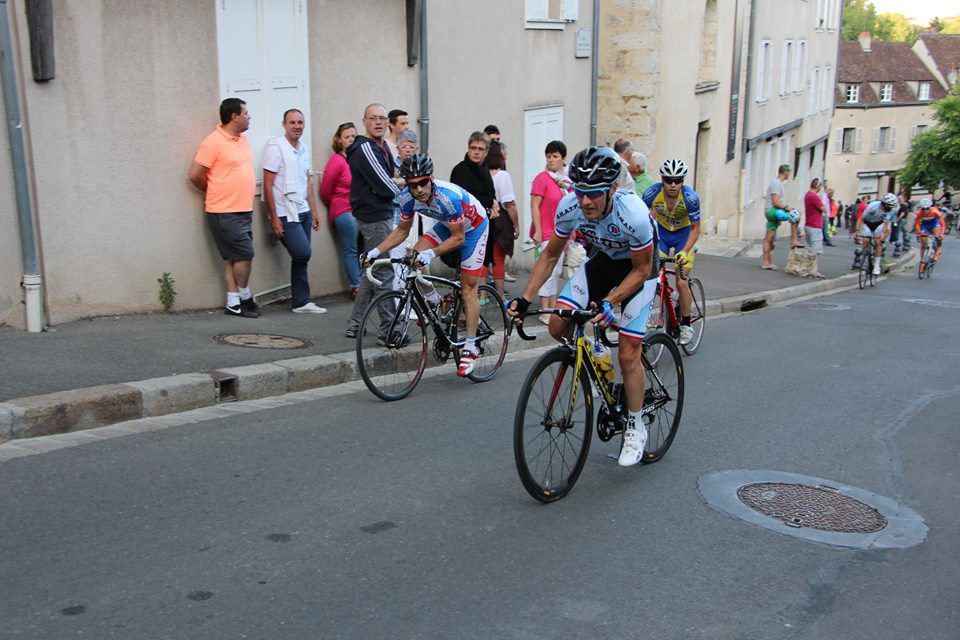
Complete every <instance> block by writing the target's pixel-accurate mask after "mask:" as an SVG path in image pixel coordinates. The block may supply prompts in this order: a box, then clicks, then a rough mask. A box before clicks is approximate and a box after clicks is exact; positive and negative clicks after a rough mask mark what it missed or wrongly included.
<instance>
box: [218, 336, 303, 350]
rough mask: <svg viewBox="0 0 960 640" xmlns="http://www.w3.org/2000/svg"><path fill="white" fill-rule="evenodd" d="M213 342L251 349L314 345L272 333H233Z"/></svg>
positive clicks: (299, 339) (296, 347) (297, 347)
mask: <svg viewBox="0 0 960 640" xmlns="http://www.w3.org/2000/svg"><path fill="white" fill-rule="evenodd" d="M213 341H214V342H217V343H219V344H229V345H232V346H234V347H250V348H251V349H306V348H307V347H311V346H313V343H312V342H310V341H309V340H307V339H306V338H293V337H290V336H278V335H276V334H272V333H231V334H227V335H223V336H213Z"/></svg>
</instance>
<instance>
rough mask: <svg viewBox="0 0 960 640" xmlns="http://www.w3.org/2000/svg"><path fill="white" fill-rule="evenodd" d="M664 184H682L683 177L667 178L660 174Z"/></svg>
mask: <svg viewBox="0 0 960 640" xmlns="http://www.w3.org/2000/svg"><path fill="white" fill-rule="evenodd" d="M661 179H662V180H663V183H664V184H683V178H668V177H666V176H661Z"/></svg>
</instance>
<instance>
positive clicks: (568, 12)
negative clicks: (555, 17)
mask: <svg viewBox="0 0 960 640" xmlns="http://www.w3.org/2000/svg"><path fill="white" fill-rule="evenodd" d="M563 19H564V20H568V21H570V22H575V21H577V20H579V19H580V0H563Z"/></svg>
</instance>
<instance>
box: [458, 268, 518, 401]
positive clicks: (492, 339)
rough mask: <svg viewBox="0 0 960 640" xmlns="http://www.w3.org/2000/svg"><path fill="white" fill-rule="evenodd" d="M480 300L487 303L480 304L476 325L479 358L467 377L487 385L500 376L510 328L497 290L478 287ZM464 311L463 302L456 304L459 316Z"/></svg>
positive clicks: (485, 285)
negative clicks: (498, 374)
mask: <svg viewBox="0 0 960 640" xmlns="http://www.w3.org/2000/svg"><path fill="white" fill-rule="evenodd" d="M477 294H478V295H477V297H478V298H479V299H480V300H486V302H485V303H484V304H482V305H480V321H479V323H478V324H477V343H476V344H477V359H476V361H475V362H474V364H473V371H472V372H471V373H469V374H467V377H468V378H469V379H470V380H473V381H474V382H486V381H487V380H490V379H491V378H492V377H493V376H495V375H497V371H499V370H500V366H501V365H502V364H503V358H504V357H505V356H506V355H507V339H508V331H509V327H510V325H509V324H507V312H506V309H505V308H504V306H503V298H501V297H500V294H499V293H497V290H496V289H495V288H494V287H491V286H490V285H488V284H482V285H480V286H479V287H478V288H477ZM462 309H463V300H460V301H459V303H458V305H457V316H458V317H459V315H460V311H461V310H462Z"/></svg>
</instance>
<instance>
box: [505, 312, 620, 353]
mask: <svg viewBox="0 0 960 640" xmlns="http://www.w3.org/2000/svg"><path fill="white" fill-rule="evenodd" d="M597 313H599V312H598V311H596V310H594V309H535V310H533V311H527V312H526V313H525V314H523V315H522V316H520V317H519V318H515V319H514V321H513V322H514V324H515V325H516V329H517V335H518V336H520V339H521V340H526V341H528V342H529V341H531V340H536V339H537V336H532V335H530V334H528V333H526V332H525V331H524V330H523V321H524V319H525V318H526V317H527V316H542V315H548V314H549V315H554V316H559V317H561V318H567V319H568V320H573V321H574V322H575V323H577V324H581V325H582V324H586V323H587V322H589V321H590V320H591V319H593V318H594V317H595V316H596V315H597ZM608 328H609V329H614V330H619V329H620V326H619V325H617V324H608V325H607V326H606V327H599V326H596V329H597V334H598V335H599V337H600V341H601V342H602V343H603V344H605V345H606V346H608V347H611V348H612V347H616V346H617V345H616V343H613V342H611V341H610V340H608V339H607V332H606V329H608Z"/></svg>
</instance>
